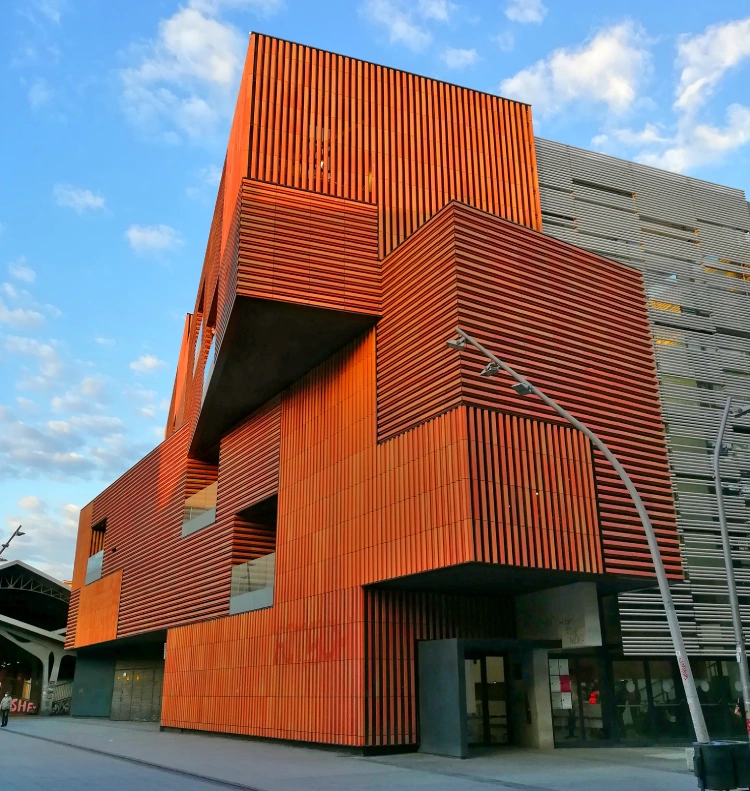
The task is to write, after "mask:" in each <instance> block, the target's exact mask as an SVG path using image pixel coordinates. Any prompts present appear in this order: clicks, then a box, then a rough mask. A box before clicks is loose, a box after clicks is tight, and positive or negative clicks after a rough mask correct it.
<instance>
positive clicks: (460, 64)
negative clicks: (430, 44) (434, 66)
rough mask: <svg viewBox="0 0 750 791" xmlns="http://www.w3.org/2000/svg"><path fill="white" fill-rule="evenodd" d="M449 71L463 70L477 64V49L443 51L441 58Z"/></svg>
mask: <svg viewBox="0 0 750 791" xmlns="http://www.w3.org/2000/svg"><path fill="white" fill-rule="evenodd" d="M440 57H441V58H442V60H443V62H444V63H445V65H446V66H447V67H448V68H449V69H463V68H466V66H471V65H473V64H474V63H476V62H477V59H478V56H477V51H476V50H475V49H453V48H449V49H446V50H444V51H443V54H442V55H441V56H440Z"/></svg>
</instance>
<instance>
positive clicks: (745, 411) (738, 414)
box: [734, 406, 750, 417]
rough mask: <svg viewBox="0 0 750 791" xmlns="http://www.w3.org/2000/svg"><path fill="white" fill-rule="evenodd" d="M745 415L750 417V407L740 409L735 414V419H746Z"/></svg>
mask: <svg viewBox="0 0 750 791" xmlns="http://www.w3.org/2000/svg"><path fill="white" fill-rule="evenodd" d="M745 415H750V406H748V407H745V408H744V409H738V410H737V411H736V412H735V413H734V416H735V417H744V416H745Z"/></svg>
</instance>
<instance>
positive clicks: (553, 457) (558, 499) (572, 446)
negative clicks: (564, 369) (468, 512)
mask: <svg viewBox="0 0 750 791" xmlns="http://www.w3.org/2000/svg"><path fill="white" fill-rule="evenodd" d="M467 419H468V421H469V454H470V462H469V463H470V467H471V483H472V514H473V517H474V551H475V556H476V559H477V560H481V561H485V562H490V563H501V564H508V565H510V566H532V567H534V568H545V569H558V570H565V571H579V572H587V573H589V574H601V572H602V571H603V570H604V569H603V567H602V551H601V536H600V534H599V517H598V513H597V501H596V485H595V480H594V464H593V454H592V449H591V444H590V442H589V440H588V439H587V438H586V437H585V436H584V435H583V434H582V433H581V432H580V431H577V430H576V429H573V428H571V427H570V426H560V425H557V424H553V423H546V422H542V421H538V420H528V419H526V418H521V417H517V416H515V415H507V414H502V413H500V412H494V411H491V410H488V409H476V408H474V407H471V408H469V409H468V410H467Z"/></svg>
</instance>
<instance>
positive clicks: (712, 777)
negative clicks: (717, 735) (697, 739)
mask: <svg viewBox="0 0 750 791" xmlns="http://www.w3.org/2000/svg"><path fill="white" fill-rule="evenodd" d="M694 747H695V754H694V758H693V770H694V772H695V776H696V777H697V778H698V786H699V788H700V789H701V791H735V789H750V743H748V742H729V741H715V742H709V743H708V744H697V743H696V744H695V745H694Z"/></svg>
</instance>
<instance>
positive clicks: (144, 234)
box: [125, 225, 183, 255]
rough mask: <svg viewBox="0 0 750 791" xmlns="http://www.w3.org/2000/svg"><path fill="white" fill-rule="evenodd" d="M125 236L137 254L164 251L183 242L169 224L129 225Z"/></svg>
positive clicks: (174, 247) (172, 248)
mask: <svg viewBox="0 0 750 791" xmlns="http://www.w3.org/2000/svg"><path fill="white" fill-rule="evenodd" d="M125 238H126V239H127V240H128V242H129V244H130V246H131V247H132V248H133V250H135V252H136V253H138V254H139V255H141V254H144V253H164V252H168V251H169V250H174V249H176V248H177V247H180V246H181V245H182V244H183V241H182V237H181V236H180V234H179V233H178V232H177V231H175V229H174V228H171V227H170V226H169V225H131V226H130V228H128V230H127V231H125Z"/></svg>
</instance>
